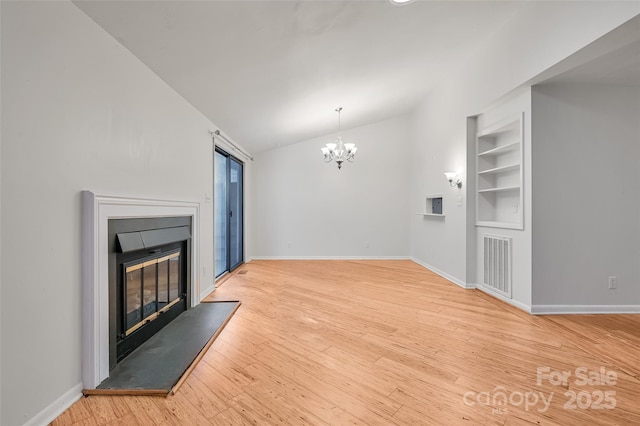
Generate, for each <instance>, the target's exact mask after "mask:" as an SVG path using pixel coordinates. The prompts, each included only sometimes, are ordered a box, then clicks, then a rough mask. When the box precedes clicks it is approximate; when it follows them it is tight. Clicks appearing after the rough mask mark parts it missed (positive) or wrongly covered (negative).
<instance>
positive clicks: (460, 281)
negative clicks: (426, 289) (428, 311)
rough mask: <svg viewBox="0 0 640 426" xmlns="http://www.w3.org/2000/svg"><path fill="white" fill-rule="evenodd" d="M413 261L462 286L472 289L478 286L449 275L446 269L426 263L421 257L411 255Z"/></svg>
mask: <svg viewBox="0 0 640 426" xmlns="http://www.w3.org/2000/svg"><path fill="white" fill-rule="evenodd" d="M409 259H410V260H411V261H413V262H415V263H417V264H418V265H420V266H422V267H423V268H425V269H428V270H430V271H431V272H433V273H434V274H437V275H440V276H441V277H442V278H445V279H447V280H449V281H451V282H452V283H454V284H456V285H458V286H460V287H462V288H466V289H472V288H476V287H475V286H474V285H473V284H471V286H469V285H468V284H467V283H465V282H464V281H462V280H460V279H458V278H456V277H454V276H453V275H449V274H447V273H446V272H444V271H441V270H440V269H438V268H435V267H433V266H431V265H429V264H428V263H425V262H423V261H421V260H420V259H416V258H415V257H411V258H409Z"/></svg>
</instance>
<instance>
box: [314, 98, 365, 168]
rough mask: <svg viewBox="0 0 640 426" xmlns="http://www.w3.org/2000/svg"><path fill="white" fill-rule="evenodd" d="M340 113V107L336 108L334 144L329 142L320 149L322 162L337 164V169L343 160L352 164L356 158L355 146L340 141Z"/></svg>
mask: <svg viewBox="0 0 640 426" xmlns="http://www.w3.org/2000/svg"><path fill="white" fill-rule="evenodd" d="M341 111H342V107H339V108H336V112H337V113H338V136H337V137H336V141H335V142H329V143H328V144H326V145H325V146H323V147H322V148H320V149H321V150H322V154H323V155H324V162H325V163H329V162H331V161H335V162H336V163H338V169H341V168H342V163H344V161H345V160H347V161H349V162H353V159H354V157H355V156H356V151H358V148H356V144H354V143H344V142H343V141H342V133H341V127H340V112H341Z"/></svg>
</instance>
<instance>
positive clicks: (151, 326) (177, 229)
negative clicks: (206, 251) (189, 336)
mask: <svg viewBox="0 0 640 426" xmlns="http://www.w3.org/2000/svg"><path fill="white" fill-rule="evenodd" d="M190 221H191V219H190V218H189V217H183V218H179V217H176V218H173V217H172V218H145V219H114V220H110V221H109V234H110V241H113V247H112V250H111V253H112V254H111V255H110V261H109V264H110V274H109V282H110V288H109V293H110V295H109V311H110V319H109V369H110V370H111V369H113V368H114V367H115V365H116V364H117V363H118V362H120V361H121V360H122V359H124V358H125V357H126V356H127V355H129V354H130V353H131V352H133V351H134V350H135V349H136V348H137V347H138V346H140V345H141V344H143V343H144V342H145V341H146V340H148V339H149V338H150V337H151V336H153V335H154V334H155V333H157V332H158V331H160V330H161V329H162V328H163V327H164V326H166V325H167V324H168V323H169V322H171V321H172V320H173V319H175V318H176V317H177V316H178V315H180V314H181V313H182V312H184V311H185V310H187V309H188V308H189V305H190V303H189V300H190V297H189V289H188V285H187V283H188V281H189V279H188V278H189V275H190V270H189V269H190V268H189V265H190V261H189V258H190V244H189V243H190V240H191V233H190V225H191V222H190ZM111 238H113V239H111ZM112 275H113V277H112Z"/></svg>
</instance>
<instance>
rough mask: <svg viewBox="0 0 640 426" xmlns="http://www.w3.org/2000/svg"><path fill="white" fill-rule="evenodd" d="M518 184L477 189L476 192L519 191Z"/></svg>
mask: <svg viewBox="0 0 640 426" xmlns="http://www.w3.org/2000/svg"><path fill="white" fill-rule="evenodd" d="M519 190H520V187H519V186H503V187H500V188H487V189H478V193H484V192H502V191H519Z"/></svg>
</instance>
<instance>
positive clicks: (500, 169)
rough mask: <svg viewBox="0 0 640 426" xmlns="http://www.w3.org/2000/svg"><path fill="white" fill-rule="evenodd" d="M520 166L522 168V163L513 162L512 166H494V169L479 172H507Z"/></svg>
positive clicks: (482, 173) (483, 173) (480, 173)
mask: <svg viewBox="0 0 640 426" xmlns="http://www.w3.org/2000/svg"><path fill="white" fill-rule="evenodd" d="M519 168H520V164H511V165H510V166H501V167H494V168H493V169H488V170H482V171H481V172H478V174H479V175H485V174H493V173H505V172H510V171H511V170H517V169H519Z"/></svg>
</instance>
